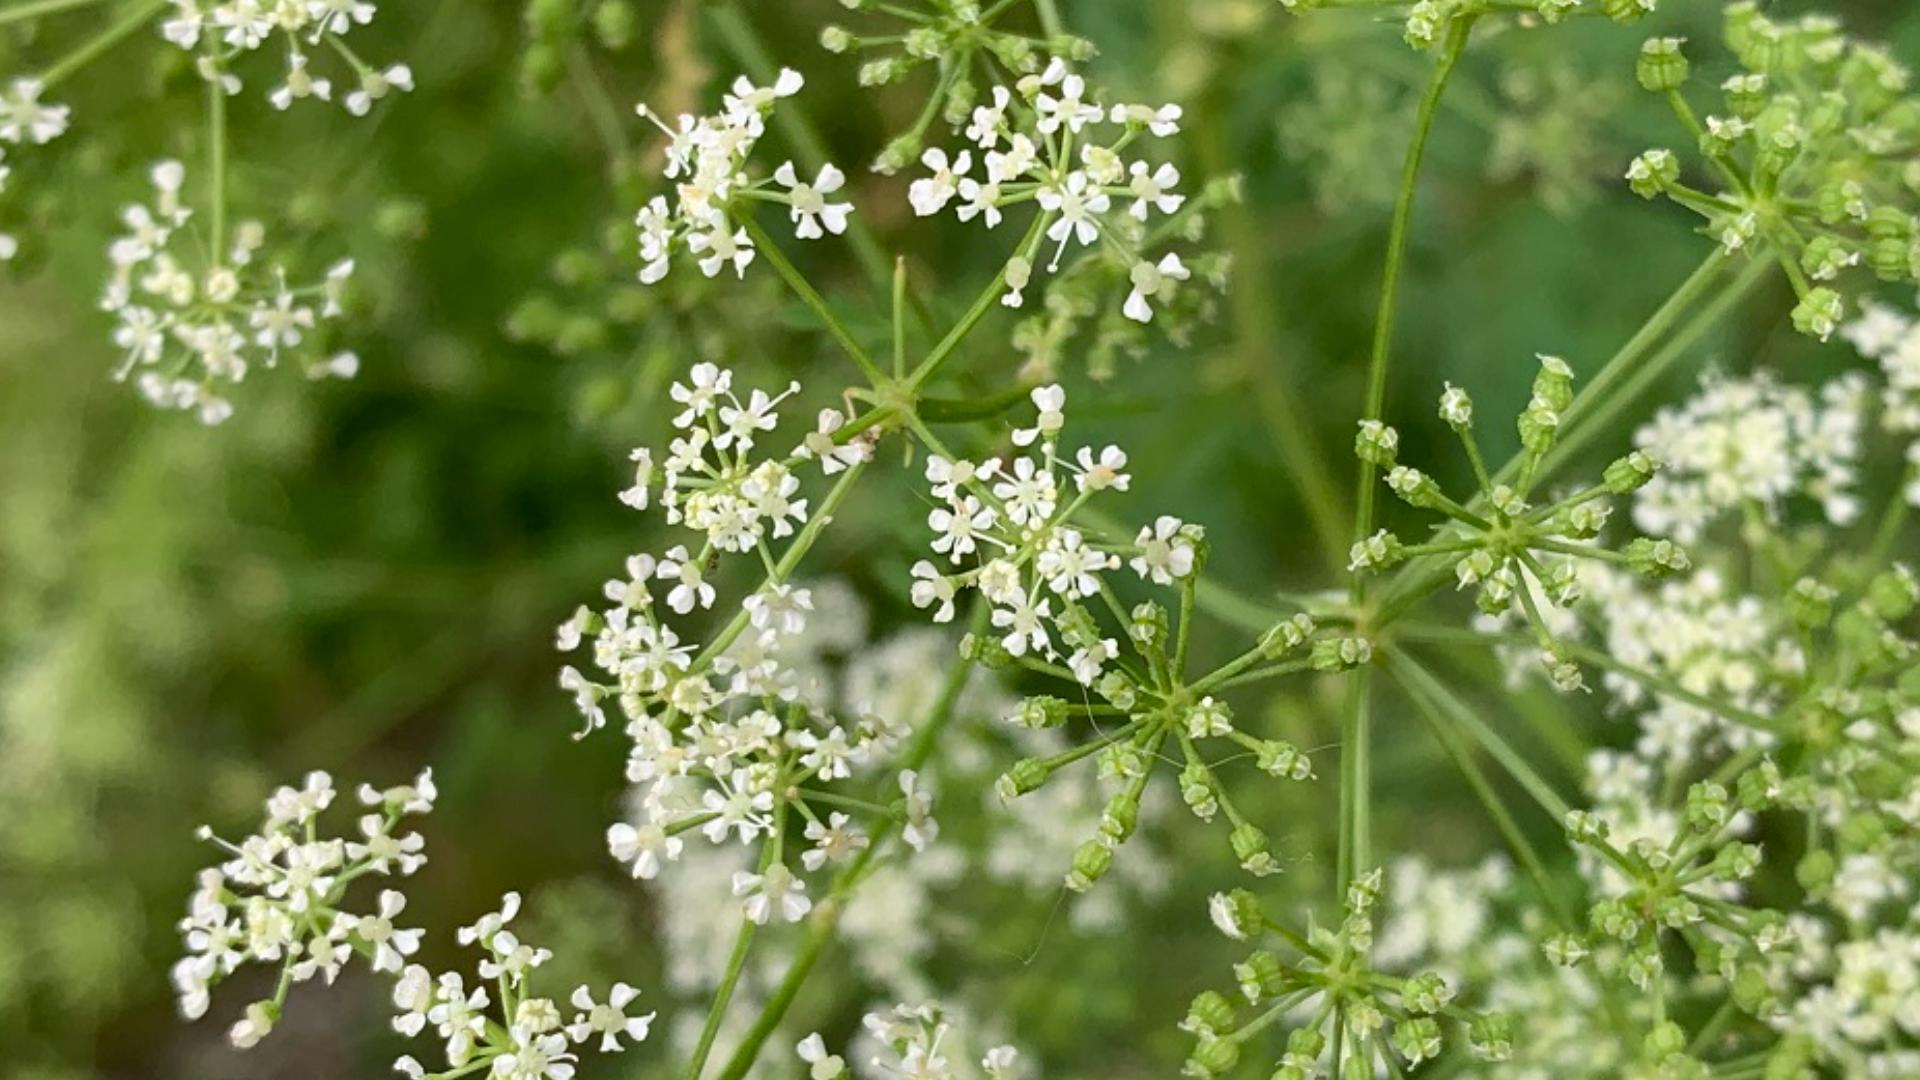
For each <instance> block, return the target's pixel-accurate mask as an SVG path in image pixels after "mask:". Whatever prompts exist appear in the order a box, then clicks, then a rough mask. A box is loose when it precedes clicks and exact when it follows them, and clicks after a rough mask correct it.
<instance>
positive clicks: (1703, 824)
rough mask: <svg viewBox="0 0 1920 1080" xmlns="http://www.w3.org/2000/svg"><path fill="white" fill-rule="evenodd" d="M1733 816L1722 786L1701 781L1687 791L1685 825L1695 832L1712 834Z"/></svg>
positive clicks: (1725, 790)
mask: <svg viewBox="0 0 1920 1080" xmlns="http://www.w3.org/2000/svg"><path fill="white" fill-rule="evenodd" d="M1732 816H1733V808H1732V806H1730V805H1729V804H1728V801H1727V789H1726V787H1725V786H1724V785H1722V784H1716V783H1714V782H1712V781H1710V780H1703V781H1701V782H1700V783H1697V784H1694V785H1693V786H1692V787H1689V788H1688V789H1687V824H1688V825H1691V826H1692V827H1693V828H1694V830H1695V831H1697V832H1703V833H1704V832H1713V831H1714V830H1716V829H1718V828H1720V826H1722V825H1725V824H1726V823H1727V819H1728V818H1730V817H1732Z"/></svg>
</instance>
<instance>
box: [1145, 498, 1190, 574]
mask: <svg viewBox="0 0 1920 1080" xmlns="http://www.w3.org/2000/svg"><path fill="white" fill-rule="evenodd" d="M1181 527H1182V526H1181V521H1180V519H1179V518H1176V517H1169V516H1166V515H1162V516H1160V517H1159V518H1158V519H1156V520H1155V521H1154V523H1153V524H1152V525H1151V526H1142V527H1141V529H1140V535H1139V536H1138V537H1136V538H1135V539H1134V545H1135V546H1136V547H1138V548H1139V549H1140V553H1139V554H1138V555H1136V556H1134V557H1133V559H1132V561H1131V562H1130V563H1129V565H1130V566H1132V567H1133V572H1134V573H1136V574H1139V575H1140V576H1141V577H1143V578H1147V579H1149V580H1151V581H1152V582H1153V583H1154V584H1156V585H1171V584H1173V580H1174V579H1175V578H1183V577H1186V576H1187V575H1188V574H1191V573H1193V543H1192V541H1190V540H1188V539H1187V538H1186V537H1185V536H1184V535H1182V534H1181V531H1180V530H1181Z"/></svg>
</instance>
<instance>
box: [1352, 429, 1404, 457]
mask: <svg viewBox="0 0 1920 1080" xmlns="http://www.w3.org/2000/svg"><path fill="white" fill-rule="evenodd" d="M1353 452H1354V453H1355V454H1356V455H1358V456H1359V458H1360V460H1361V461H1366V462H1371V463H1373V464H1374V465H1377V466H1380V467H1381V468H1392V467H1393V464H1394V459H1395V458H1396V457H1397V456H1398V455H1399V452H1400V433H1399V432H1397V431H1395V430H1393V429H1392V428H1390V427H1388V426H1387V425H1385V424H1383V423H1381V422H1380V421H1378V420H1362V421H1360V433H1359V434H1358V435H1356V436H1354V440H1353Z"/></svg>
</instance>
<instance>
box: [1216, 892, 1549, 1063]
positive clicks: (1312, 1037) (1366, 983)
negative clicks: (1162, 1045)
mask: <svg viewBox="0 0 1920 1080" xmlns="http://www.w3.org/2000/svg"><path fill="white" fill-rule="evenodd" d="M1380 883H1381V872H1380V871H1379V870H1374V871H1371V872H1370V873H1367V874H1364V875H1362V876H1361V877H1359V878H1356V879H1355V880H1354V881H1352V882H1351V883H1350V884H1349V885H1348V886H1347V892H1346V911H1345V917H1344V918H1343V919H1342V920H1341V922H1340V924H1339V926H1338V927H1337V928H1332V929H1329V928H1325V927H1314V928H1310V929H1309V931H1308V932H1307V933H1306V934H1304V935H1303V934H1300V933H1297V932H1295V931H1294V930H1292V929H1289V928H1288V927H1287V925H1286V924H1285V923H1283V922H1280V921H1278V920H1276V919H1273V918H1271V917H1269V916H1268V915H1267V914H1266V913H1265V911H1263V910H1262V908H1261V906H1260V901H1259V899H1258V898H1257V897H1255V896H1254V895H1253V894H1252V893H1251V892H1248V891H1247V890H1245V889H1236V890H1234V891H1233V892H1231V893H1223V894H1216V895H1215V896H1214V897H1213V898H1212V899H1211V900H1210V901H1209V902H1208V914H1209V915H1210V916H1211V918H1212V920H1213V924H1214V927H1215V928H1216V929H1218V930H1219V931H1220V932H1221V933H1222V934H1224V935H1225V936H1226V937H1228V938H1229V939H1231V940H1233V941H1237V942H1252V943H1253V944H1254V951H1253V952H1252V953H1250V954H1249V955H1248V956H1247V958H1246V959H1245V960H1243V961H1241V962H1239V963H1237V964H1235V965H1233V974H1234V978H1235V981H1236V982H1237V984H1238V985H1237V987H1236V988H1235V990H1234V991H1231V992H1228V993H1221V992H1219V991H1215V990H1207V991H1204V992H1202V993H1201V994H1200V995H1199V996H1198V997H1196V998H1194V999H1193V1002H1192V1004H1191V1006H1190V1007H1189V1008H1188V1011H1187V1017H1186V1019H1185V1020H1184V1021H1183V1022H1182V1023H1181V1025H1180V1026H1181V1029H1182V1030H1184V1031H1186V1032H1188V1033H1189V1034H1190V1035H1192V1036H1193V1038H1194V1050H1193V1053H1192V1054H1191V1055H1190V1056H1189V1057H1188V1058H1187V1063H1186V1068H1185V1069H1184V1070H1183V1075H1186V1076H1191V1077H1196V1078H1202V1080H1204V1078H1210V1077H1217V1076H1226V1075H1229V1074H1231V1073H1233V1071H1234V1069H1235V1068H1236V1067H1237V1066H1238V1065H1239V1064H1240V1062H1241V1060H1242V1057H1243V1055H1245V1053H1246V1052H1247V1049H1248V1047H1249V1045H1250V1040H1252V1039H1253V1037H1254V1036H1256V1035H1258V1034H1260V1033H1261V1032H1263V1031H1265V1030H1266V1029H1267V1028H1269V1027H1271V1026H1273V1025H1274V1024H1275V1023H1288V1024H1291V1025H1294V1026H1293V1027H1292V1030H1291V1031H1289V1032H1288V1034H1287V1039H1286V1044H1285V1052H1284V1053H1282V1054H1281V1056H1280V1059H1279V1061H1278V1063H1277V1065H1276V1067H1275V1068H1274V1071H1273V1072H1272V1074H1271V1075H1272V1076H1273V1077H1274V1078H1275V1080H1307V1078H1309V1077H1314V1076H1366V1075H1374V1074H1375V1072H1376V1063H1377V1065H1378V1070H1379V1071H1382V1072H1384V1073H1385V1074H1386V1075H1395V1074H1398V1073H1401V1072H1402V1071H1403V1069H1402V1066H1401V1062H1405V1067H1406V1068H1413V1067H1417V1066H1419V1065H1421V1064H1422V1063H1424V1062H1427V1061H1431V1060H1433V1059H1434V1058H1436V1057H1438V1056H1440V1054H1441V1052H1442V1050H1443V1048H1444V1046H1445V1044H1446V1041H1447V1040H1446V1028H1445V1027H1443V1026H1442V1024H1443V1022H1445V1023H1447V1024H1449V1025H1451V1026H1455V1027H1462V1028H1464V1029H1465V1034H1466V1036H1467V1049H1468V1052H1469V1053H1470V1054H1471V1055H1472V1057H1473V1059H1474V1060H1476V1061H1480V1062H1499V1061H1504V1060H1506V1058H1507V1057H1508V1056H1509V1055H1510V1054H1511V1052H1512V1038H1511V1035H1510V1034H1509V1029H1510V1023H1509V1021H1508V1020H1507V1018H1506V1017H1504V1016H1502V1015H1500V1014H1497V1013H1481V1012H1474V1011H1471V1010H1467V1009H1464V1008H1462V1007H1461V1006H1459V1005H1457V1004H1455V1003H1454V998H1455V995H1456V994H1457V993H1458V989H1459V988H1458V987H1457V986H1455V985H1453V984H1452V983H1449V982H1448V981H1447V979H1446V978H1445V977H1443V976H1442V975H1441V974H1440V973H1439V972H1437V971H1425V972H1421V973H1419V974H1416V975H1414V976H1413V977H1411V978H1401V977H1399V976H1395V975H1391V974H1388V973H1387V972H1385V971H1381V970H1378V969H1377V968H1376V967H1375V965H1374V961H1373V953H1374V922H1375V918H1376V915H1377V908H1378V906H1379V902H1380V892H1381V889H1380ZM1246 1009H1251V1010H1253V1012H1252V1014H1251V1015H1250V1016H1248V1017H1246V1018H1245V1019H1243V1018H1242V1013H1243V1010H1246ZM1252 1045H1257V1044H1252Z"/></svg>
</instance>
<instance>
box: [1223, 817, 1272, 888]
mask: <svg viewBox="0 0 1920 1080" xmlns="http://www.w3.org/2000/svg"><path fill="white" fill-rule="evenodd" d="M1227 842H1228V843H1229V844H1230V845H1232V847H1233V855H1234V858H1236V859H1239V860H1240V868H1241V869H1242V870H1245V871H1246V872H1247V873H1249V874H1252V875H1254V876H1255V877H1266V876H1267V875H1268V874H1277V873H1279V872H1280V860H1278V859H1276V858H1274V855H1273V852H1272V851H1269V850H1268V849H1267V834H1266V833H1265V832H1264V831H1262V830H1261V828H1260V827H1259V826H1257V825H1255V824H1253V823H1252V822H1246V823H1243V824H1241V825H1238V826H1236V827H1235V828H1234V830H1233V832H1232V833H1230V834H1229V835H1228V837H1227Z"/></svg>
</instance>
